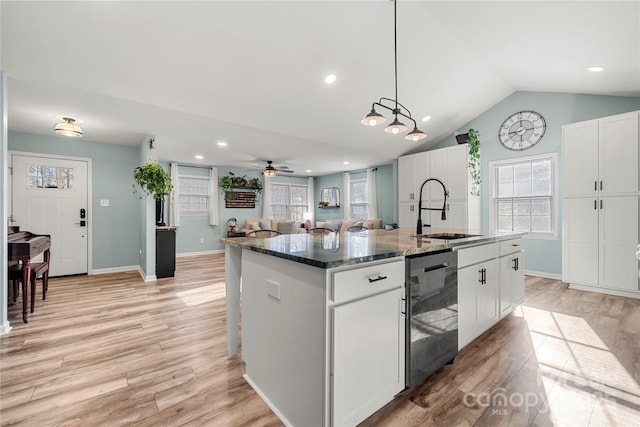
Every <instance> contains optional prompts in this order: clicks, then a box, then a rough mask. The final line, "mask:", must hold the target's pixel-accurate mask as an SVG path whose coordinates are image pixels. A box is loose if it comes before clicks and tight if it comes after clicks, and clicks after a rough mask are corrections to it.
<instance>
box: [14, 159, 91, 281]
mask: <svg viewBox="0 0 640 427" xmlns="http://www.w3.org/2000/svg"><path fill="white" fill-rule="evenodd" d="M11 164H12V171H13V173H12V188H11V201H12V203H11V210H12V212H11V220H12V221H13V222H12V223H11V225H14V226H15V225H17V226H20V231H29V232H31V233H34V234H49V235H51V266H50V268H49V271H50V275H52V276H64V275H69V274H83V273H87V269H88V266H87V259H88V231H89V215H88V190H87V189H88V172H87V171H88V162H87V161H86V160H69V159H63V158H52V157H46V156H45V155H38V154H33V155H30V154H25V153H21V154H12V155H11Z"/></svg>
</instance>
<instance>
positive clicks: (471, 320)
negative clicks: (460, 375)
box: [458, 265, 478, 350]
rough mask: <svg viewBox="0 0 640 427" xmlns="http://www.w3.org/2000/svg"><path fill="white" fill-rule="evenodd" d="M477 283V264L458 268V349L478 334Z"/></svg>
mask: <svg viewBox="0 0 640 427" xmlns="http://www.w3.org/2000/svg"><path fill="white" fill-rule="evenodd" d="M477 284H478V270H477V268H476V266H475V265H472V266H469V267H465V268H461V269H459V270H458V350H461V349H462V348H463V347H465V346H466V345H467V344H469V343H470V342H471V341H473V340H474V339H475V338H476V336H477V329H478V328H477V326H476V323H477V314H478V313H477V306H476V298H477V296H476V294H477Z"/></svg>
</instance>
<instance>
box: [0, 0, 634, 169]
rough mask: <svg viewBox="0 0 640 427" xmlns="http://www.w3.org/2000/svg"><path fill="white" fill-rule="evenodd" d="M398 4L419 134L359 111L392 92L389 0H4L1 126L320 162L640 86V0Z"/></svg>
mask: <svg viewBox="0 0 640 427" xmlns="http://www.w3.org/2000/svg"><path fill="white" fill-rule="evenodd" d="M397 13H398V17H397V22H398V30H397V45H398V100H399V101H400V102H401V103H402V104H404V105H405V106H407V107H408V108H409V110H410V111H411V113H412V115H413V117H414V118H415V119H416V120H417V121H418V123H419V127H421V128H422V129H423V130H424V131H426V132H427V133H428V134H429V137H428V138H427V139H426V140H424V141H422V142H420V143H416V142H409V141H407V140H405V139H403V138H402V137H401V136H393V135H390V134H387V133H385V132H383V131H382V129H381V128H369V127H365V126H362V125H361V124H360V123H359V121H360V119H361V118H362V116H363V115H364V114H366V113H367V112H368V111H369V110H370V108H371V104H372V102H374V101H377V100H378V98H380V97H383V96H384V97H389V98H394V96H395V95H394V47H393V46H394V38H393V2H391V1H389V0H378V1H251V2H250V1H196V2H186V1H160V2H153V1H135V2H133V1H131V2H114V1H107V2H98V1H86V2H57V1H44V2H34V1H28V2H26V1H21V2H18V1H2V2H1V3H0V19H1V24H2V27H1V33H0V35H1V37H2V38H1V48H2V52H1V60H2V63H1V68H2V70H3V71H4V72H5V73H6V75H7V77H8V91H7V92H8V121H9V123H8V125H9V130H15V131H20V132H28V133H35V134H43V135H53V133H52V130H53V126H54V124H55V123H56V121H57V120H56V116H64V115H70V116H73V117H77V118H79V119H80V120H82V123H81V124H80V126H81V127H82V128H83V130H84V135H85V136H84V138H85V139H87V140H92V141H99V142H105V143H114V144H128V145H139V144H140V143H141V142H142V140H143V138H144V136H145V135H153V136H154V137H155V139H156V157H157V158H158V159H159V160H173V161H178V162H180V163H184V164H206V165H228V166H237V167H242V168H247V169H250V168H254V167H259V166H262V165H263V162H262V161H264V160H273V161H274V163H275V164H276V165H280V164H287V165H288V166H289V167H291V168H292V169H294V170H295V171H296V174H300V175H323V174H327V173H333V172H338V171H342V170H347V169H358V168H363V167H367V166H371V165H377V164H384V163H388V162H390V161H391V160H392V159H393V158H395V157H397V156H398V155H401V154H404V153H407V152H412V151H417V150H421V149H426V148H428V147H429V146H431V145H433V144H435V143H436V142H438V141H440V140H441V139H442V138H444V137H445V136H447V135H449V134H451V133H452V132H455V131H457V130H458V129H459V128H460V127H461V126H463V125H464V124H465V123H466V122H468V121H469V120H471V119H472V118H474V117H476V116H478V115H479V114H480V113H482V112H483V111H485V110H486V109H487V108H489V107H491V106H492V105H494V104H496V103H497V102H499V101H500V100H502V99H504V98H506V97H507V96H509V95H510V94H512V93H513V92H515V91H541V92H571V93H588V94H606V95H620V96H640V2H639V1H619V2H617V1H567V2H561V1H530V2H527V1H511V2H507V1H496V2H485V1H402V0H401V1H399V2H398V5H397ZM593 65H600V66H603V67H605V71H604V72H601V73H591V72H588V71H587V70H586V69H587V67H589V66H593ZM329 73H333V74H335V75H336V76H337V79H336V82H335V83H334V84H331V85H329V84H326V83H325V82H324V77H325V76H326V75H327V74H329ZM426 115H430V116H431V120H429V121H427V122H422V121H421V119H422V118H423V117H424V116H426ZM387 117H389V115H388V114H387ZM56 138H62V137H56ZM219 141H225V142H227V144H228V145H227V146H226V147H219V146H218V145H217V142H219ZM195 155H201V156H203V159H201V160H198V159H195V157H194V156H195ZM345 161H348V162H350V164H349V165H348V166H345V165H344V164H343V162H345ZM306 170H311V171H312V172H305V171H306Z"/></svg>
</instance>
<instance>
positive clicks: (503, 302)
mask: <svg viewBox="0 0 640 427" xmlns="http://www.w3.org/2000/svg"><path fill="white" fill-rule="evenodd" d="M516 256H517V255H505V256H502V257H500V258H499V259H498V262H499V264H500V299H499V307H500V318H501V319H502V318H503V317H504V316H506V315H507V314H509V313H510V312H511V311H512V310H513V288H514V287H513V280H514V277H513V276H514V275H513V272H514V271H515V268H516V261H515V259H516Z"/></svg>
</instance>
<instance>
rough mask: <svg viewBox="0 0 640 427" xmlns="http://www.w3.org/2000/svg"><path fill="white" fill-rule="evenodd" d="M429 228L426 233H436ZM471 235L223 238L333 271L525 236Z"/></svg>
mask: <svg viewBox="0 0 640 427" xmlns="http://www.w3.org/2000/svg"><path fill="white" fill-rule="evenodd" d="M438 231H439V230H437V229H430V230H429V231H428V234H434V233H438ZM465 233H466V231H465ZM468 234H474V235H475V236H473V237H467V238H462V239H456V240H440V239H434V238H426V237H416V235H415V230H411V229H396V230H367V231H361V232H355V233H354V232H346V233H330V234H327V235H317V234H316V235H311V234H283V235H280V236H276V237H270V238H253V237H236V238H222V239H220V241H221V242H222V243H224V244H225V245H229V246H237V247H241V248H243V249H248V250H252V251H255V252H261V253H264V254H267V255H273V256H276V257H279V258H284V259H288V260H291V261H295V262H300V263H303V264H307V265H311V266H314V267H319V268H334V267H339V266H341V265H352V264H359V263H363V262H369V261H375V260H381V259H385V258H395V257H398V256H416V255H421V254H428V253H435V252H442V251H450V250H454V249H461V248H462V247H464V246H468V245H475V244H484V243H490V242H497V241H500V240H507V239H513V238H516V237H521V236H523V235H524V234H525V233H511V234H495V233H494V234H491V233H486V232H485V233H483V232H478V233H468Z"/></svg>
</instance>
